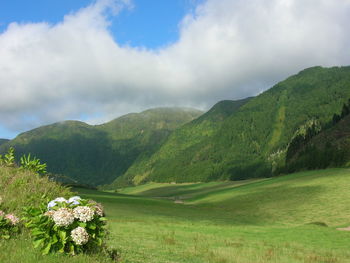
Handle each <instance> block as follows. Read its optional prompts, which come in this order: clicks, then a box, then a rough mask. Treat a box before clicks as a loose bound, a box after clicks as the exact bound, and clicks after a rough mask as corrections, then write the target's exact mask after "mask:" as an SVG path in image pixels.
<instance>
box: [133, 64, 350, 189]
mask: <svg viewBox="0 0 350 263" xmlns="http://www.w3.org/2000/svg"><path fill="white" fill-rule="evenodd" d="M349 97H350V67H333V68H322V67H314V68H309V69H306V70H303V71H301V72H300V73H298V74H297V75H294V76H292V77H290V78H288V79H286V80H285V81H282V82H280V83H278V84H277V85H275V86H274V87H272V88H271V89H269V90H267V91H266V92H264V93H262V94H260V95H259V96H257V97H255V98H253V99H251V100H249V101H248V102H247V103H246V104H244V105H243V106H241V107H240V108H239V109H238V110H237V111H235V112H233V113H232V114H231V115H230V116H229V117H228V118H226V119H224V120H223V122H222V123H220V125H219V128H218V129H215V128H213V127H214V126H215V124H212V123H211V124H209V125H207V126H205V122H203V123H201V124H200V125H198V126H197V127H194V126H192V127H193V128H192V129H191V128H188V127H190V124H188V125H185V126H184V127H182V128H181V129H179V130H178V131H177V132H176V133H174V134H173V135H172V136H171V137H169V139H168V140H167V142H166V143H165V144H164V145H162V147H161V149H160V150H159V151H158V152H156V153H155V154H154V155H153V156H151V157H150V158H149V159H148V160H143V162H142V165H140V166H139V168H138V169H134V166H133V167H131V168H130V169H129V170H128V172H127V173H131V174H132V175H133V177H136V178H137V177H139V178H142V180H141V181H156V182H172V181H176V182H196V181H210V180H223V179H244V178H254V177H264V176H271V175H272V173H273V169H275V166H276V165H280V163H282V164H283V160H284V155H285V150H286V147H287V146H288V143H289V141H290V140H291V138H292V136H293V134H294V132H295V131H296V130H297V129H298V127H299V126H301V125H303V124H304V123H305V122H306V121H308V120H310V119H312V118H316V119H318V120H319V122H321V123H323V122H326V121H328V120H329V119H331V117H332V115H333V113H334V112H339V110H340V109H341V106H342V105H343V103H344V102H345V101H346V100H347V98H349ZM191 125H193V124H192V123H191ZM192 134H193V136H190V135H192ZM137 182H138V181H136V183H137Z"/></svg>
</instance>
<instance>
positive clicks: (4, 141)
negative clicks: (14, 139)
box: [0, 139, 9, 145]
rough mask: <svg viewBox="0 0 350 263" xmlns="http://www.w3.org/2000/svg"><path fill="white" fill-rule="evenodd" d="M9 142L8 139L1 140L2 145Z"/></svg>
mask: <svg viewBox="0 0 350 263" xmlns="http://www.w3.org/2000/svg"><path fill="white" fill-rule="evenodd" d="M8 141H9V140H8V139H0V145H1V144H4V143H6V142H8Z"/></svg>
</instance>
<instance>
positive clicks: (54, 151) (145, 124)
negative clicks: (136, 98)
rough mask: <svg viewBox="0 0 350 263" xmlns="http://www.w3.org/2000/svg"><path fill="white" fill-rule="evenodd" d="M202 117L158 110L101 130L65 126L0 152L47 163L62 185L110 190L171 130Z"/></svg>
mask: <svg viewBox="0 0 350 263" xmlns="http://www.w3.org/2000/svg"><path fill="white" fill-rule="evenodd" d="M200 114H202V112H200V111H198V110H194V109H187V108H158V109H151V110H147V111H144V112H142V113H133V114H128V115H125V116H122V117H120V118H117V119H115V120H113V121H111V122H109V123H106V124H103V125H97V126H90V125H88V124H86V123H83V122H78V121H64V122H60V123H55V124H52V125H48V126H43V127H39V128H37V129H34V130H31V131H29V132H25V133H23V134H20V135H19V136H17V137H16V138H15V139H14V140H12V141H9V142H7V143H5V144H3V145H1V146H0V149H1V151H2V152H4V151H6V150H7V149H8V148H9V147H10V146H13V147H14V148H15V149H16V152H17V153H18V154H17V156H21V155H22V154H24V153H31V154H32V155H34V156H36V157H38V158H40V160H42V161H43V162H45V163H47V165H48V171H49V172H50V173H54V174H57V175H58V176H57V179H58V180H62V181H67V182H69V183H72V182H76V183H79V184H80V183H83V184H90V185H100V184H108V183H111V182H112V181H113V180H114V179H115V178H116V177H118V176H120V175H122V174H123V173H124V172H125V171H126V170H127V169H128V167H129V166H130V165H131V164H132V163H133V162H134V161H135V160H136V159H137V158H138V156H139V155H140V154H144V153H153V152H154V151H156V150H157V149H158V148H159V146H160V145H161V144H162V143H163V142H164V140H165V139H166V138H167V137H168V135H169V134H170V133H171V131H172V130H173V129H175V128H176V127H178V126H180V125H182V124H184V123H186V122H189V121H191V120H193V119H194V118H196V117H198V116H199V115H200Z"/></svg>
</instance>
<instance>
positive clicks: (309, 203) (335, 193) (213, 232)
mask: <svg viewBox="0 0 350 263" xmlns="http://www.w3.org/2000/svg"><path fill="white" fill-rule="evenodd" d="M349 179H350V169H329V170H322V171H311V172H302V173H297V174H292V175H287V176H281V177H276V178H269V179H263V180H255V181H254V180H249V181H238V182H212V183H193V184H159V183H150V184H146V185H141V186H137V187H129V188H125V189H120V190H119V191H118V193H108V192H98V191H92V190H81V189H80V190H78V191H79V192H80V194H81V195H82V196H84V197H89V198H93V199H96V200H98V201H100V202H102V203H103V204H104V205H105V208H106V211H107V217H108V218H109V228H110V231H111V236H110V240H109V243H110V245H111V246H113V247H115V248H116V249H117V250H118V251H119V253H120V262H157V263H158V262H159V263H166V262H168V263H170V262H174V263H175V262H179V263H180V262H181V263H185V262H193V263H197V262H198V263H204V262H210V263H225V262H249V263H250V262H276V263H277V262H278V263H282V262H293V263H294V262H350V250H349V246H350V232H346V231H339V230H337V228H339V227H347V226H349V225H350V202H349V200H350V189H349V186H350V181H349Z"/></svg>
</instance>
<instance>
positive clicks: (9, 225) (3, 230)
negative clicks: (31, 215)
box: [0, 197, 20, 239]
mask: <svg viewBox="0 0 350 263" xmlns="http://www.w3.org/2000/svg"><path fill="white" fill-rule="evenodd" d="M3 203H4V201H3V199H2V197H0V206H2V204H3ZM0 208H1V207H0ZM19 222H20V220H19V218H18V217H17V216H15V215H14V214H12V213H8V214H7V213H5V211H3V210H0V238H5V239H9V238H10V237H11V236H12V234H14V233H17V232H19V227H18V224H19Z"/></svg>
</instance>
